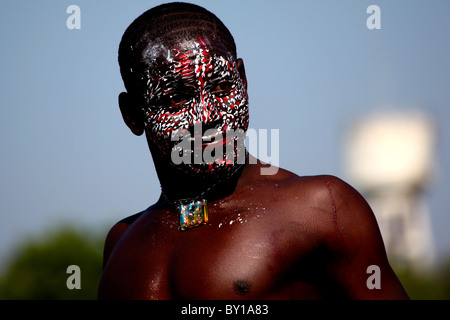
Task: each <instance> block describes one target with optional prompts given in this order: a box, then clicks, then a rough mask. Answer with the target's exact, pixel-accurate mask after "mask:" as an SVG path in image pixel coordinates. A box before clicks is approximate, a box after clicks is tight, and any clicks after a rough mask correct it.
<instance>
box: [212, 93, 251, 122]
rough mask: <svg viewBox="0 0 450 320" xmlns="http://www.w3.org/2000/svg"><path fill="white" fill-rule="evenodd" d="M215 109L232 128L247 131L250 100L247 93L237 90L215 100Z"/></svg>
mask: <svg viewBox="0 0 450 320" xmlns="http://www.w3.org/2000/svg"><path fill="white" fill-rule="evenodd" d="M214 100H215V109H216V110H219V113H220V116H221V117H222V119H223V120H224V122H225V123H228V126H229V127H230V128H240V129H244V130H247V128H248V122H249V109H248V100H247V96H246V95H245V91H243V90H238V89H235V90H233V93H232V94H230V95H228V96H226V97H222V98H215V99H214Z"/></svg>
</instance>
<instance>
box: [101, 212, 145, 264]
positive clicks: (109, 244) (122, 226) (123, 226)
mask: <svg viewBox="0 0 450 320" xmlns="http://www.w3.org/2000/svg"><path fill="white" fill-rule="evenodd" d="M141 214H142V212H140V213H137V214H134V215H132V216H130V217H128V218H125V219H123V220H121V221H119V222H117V223H116V224H115V225H114V226H113V227H112V228H111V230H109V232H108V235H107V236H106V239H105V246H104V248H103V269H105V266H106V264H107V263H108V260H109V257H110V256H111V253H112V251H113V250H114V247H115V246H116V244H117V242H118V241H119V239H120V237H121V236H122V235H123V234H124V233H125V231H126V230H127V229H128V227H129V226H130V224H132V223H133V222H134V221H135V220H136V219H137V218H138V217H139V216H140V215H141Z"/></svg>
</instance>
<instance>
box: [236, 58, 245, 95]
mask: <svg viewBox="0 0 450 320" xmlns="http://www.w3.org/2000/svg"><path fill="white" fill-rule="evenodd" d="M236 67H237V69H238V72H239V75H240V77H241V80H242V83H243V84H244V88H245V91H246V92H247V77H246V76H245V67H244V60H242V59H241V58H238V59H237V60H236Z"/></svg>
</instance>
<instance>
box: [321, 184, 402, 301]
mask: <svg viewBox="0 0 450 320" xmlns="http://www.w3.org/2000/svg"><path fill="white" fill-rule="evenodd" d="M324 182H325V187H326V192H327V193H328V195H327V198H328V199H324V200H323V201H328V205H329V213H330V215H331V219H332V223H331V224H330V227H329V228H328V230H327V234H326V236H325V237H324V239H325V242H326V247H327V248H328V252H329V256H328V259H327V263H326V266H325V268H326V271H327V273H328V274H329V275H330V276H331V278H332V280H333V282H335V283H336V284H337V286H338V287H339V289H341V290H342V291H343V292H344V293H345V294H346V295H347V296H348V297H349V298H350V299H405V298H408V296H407V294H406V292H405V290H404V289H403V287H402V285H401V283H400V281H399V280H398V278H397V276H396V275H395V273H394V271H393V270H392V268H391V266H390V264H389V261H388V259H387V255H386V251H385V248H384V243H383V239H382V236H381V233H380V231H379V228H378V224H377V221H376V219H375V216H374V214H373V212H372V210H371V208H370V206H369V205H368V203H367V201H366V200H365V199H364V198H363V197H362V196H361V195H360V194H359V193H358V192H357V191H356V190H355V189H354V188H352V187H351V186H349V185H348V184H346V183H345V182H343V181H342V180H340V179H338V178H335V177H327V179H326V180H325V181H324ZM373 266H375V267H373ZM369 278H370V279H369ZM368 282H369V286H368V285H367V284H368ZM376 282H379V286H380V288H379V289H378V288H373V287H372V286H370V284H372V283H376ZM369 287H370V288H369Z"/></svg>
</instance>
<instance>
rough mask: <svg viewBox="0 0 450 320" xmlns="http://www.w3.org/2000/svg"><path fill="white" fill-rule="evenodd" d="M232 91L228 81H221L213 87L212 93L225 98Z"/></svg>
mask: <svg viewBox="0 0 450 320" xmlns="http://www.w3.org/2000/svg"><path fill="white" fill-rule="evenodd" d="M231 89H232V84H231V82H230V81H221V82H219V83H218V84H217V85H216V86H215V87H214V90H213V91H212V93H214V94H215V95H217V96H219V97H220V96H225V95H227V94H229V93H230V91H231Z"/></svg>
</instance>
